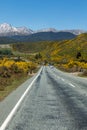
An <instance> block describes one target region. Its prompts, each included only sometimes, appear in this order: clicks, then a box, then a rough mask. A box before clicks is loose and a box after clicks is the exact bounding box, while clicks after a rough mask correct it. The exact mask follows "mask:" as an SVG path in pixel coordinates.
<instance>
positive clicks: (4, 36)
mask: <svg viewBox="0 0 87 130" xmlns="http://www.w3.org/2000/svg"><path fill="white" fill-rule="evenodd" d="M82 33H86V31H84V30H56V29H54V28H47V29H41V30H37V31H34V30H32V29H28V28H27V27H13V26H12V25H11V24H7V23H3V24H0V44H8V43H15V42H38V41H61V40H69V39H73V38H75V37H77V35H79V34H82Z"/></svg>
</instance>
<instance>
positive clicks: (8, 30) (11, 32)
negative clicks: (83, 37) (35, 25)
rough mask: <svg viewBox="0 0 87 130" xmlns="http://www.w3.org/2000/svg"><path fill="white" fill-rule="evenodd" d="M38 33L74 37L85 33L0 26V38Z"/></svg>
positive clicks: (7, 25) (8, 25) (80, 31)
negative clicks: (60, 33)
mask: <svg viewBox="0 0 87 130" xmlns="http://www.w3.org/2000/svg"><path fill="white" fill-rule="evenodd" d="M38 32H70V33H72V34H75V35H79V34H81V33H85V32H87V31H84V30H74V29H73V30H56V29H55V28H44V29H41V30H37V31H33V30H31V29H28V28H26V27H13V26H12V25H11V24H8V23H3V24H0V36H15V35H20V36H21V35H30V34H34V33H38Z"/></svg>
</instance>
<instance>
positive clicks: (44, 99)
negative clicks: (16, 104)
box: [6, 67, 87, 130]
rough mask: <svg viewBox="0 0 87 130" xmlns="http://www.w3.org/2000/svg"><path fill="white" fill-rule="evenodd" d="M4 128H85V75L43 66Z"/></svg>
mask: <svg viewBox="0 0 87 130" xmlns="http://www.w3.org/2000/svg"><path fill="white" fill-rule="evenodd" d="M6 130H87V79H85V78H79V77H74V76H73V75H70V74H68V73H63V72H61V71H59V70H57V69H56V68H53V67H43V69H42V72H41V74H40V76H39V77H38V79H37V80H36V81H35V83H34V84H33V86H32V89H31V90H30V91H29V93H28V94H27V96H26V98H25V100H24V101H23V102H22V104H21V106H20V108H19V109H18V111H17V112H16V113H15V116H14V117H13V119H12V121H11V122H10V123H9V126H8V128H6Z"/></svg>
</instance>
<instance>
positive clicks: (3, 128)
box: [0, 67, 42, 130]
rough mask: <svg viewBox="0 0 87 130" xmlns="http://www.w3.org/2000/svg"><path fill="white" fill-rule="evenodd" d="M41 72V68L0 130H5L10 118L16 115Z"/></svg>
mask: <svg viewBox="0 0 87 130" xmlns="http://www.w3.org/2000/svg"><path fill="white" fill-rule="evenodd" d="M41 71H42V67H41V69H40V71H39V72H38V74H37V76H36V77H35V78H34V79H33V81H32V82H31V84H30V85H29V86H28V88H27V89H26V90H25V92H24V94H23V95H22V96H21V98H20V99H19V101H18V102H17V104H16V105H15V107H14V108H13V109H12V111H11V112H10V114H9V115H8V116H7V118H6V119H5V121H4V122H3V124H2V125H1V127H0V130H5V129H6V127H7V126H8V124H9V122H10V121H11V119H12V117H13V116H14V114H15V113H16V111H17V109H18V107H19V106H20V104H21V103H22V101H23V99H24V98H25V96H26V95H27V93H28V92H29V90H30V88H31V87H32V85H33V83H34V82H35V81H36V79H37V78H38V76H39V75H40V72H41Z"/></svg>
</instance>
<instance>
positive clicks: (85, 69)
mask: <svg viewBox="0 0 87 130" xmlns="http://www.w3.org/2000/svg"><path fill="white" fill-rule="evenodd" d="M12 46H13V49H14V50H17V51H20V50H22V52H25V53H26V52H29V53H33V54H35V53H36V56H35V55H33V59H34V60H35V58H36V61H38V62H39V63H45V64H49V63H50V64H54V65H55V66H56V67H58V68H60V69H62V70H64V71H68V72H82V75H84V76H86V75H87V33H85V34H81V35H79V36H77V37H76V38H75V39H71V40H64V41H43V42H37V43H36V42H34V43H30V42H29V43H28V42H26V43H23V42H22V43H17V44H13V45H12ZM38 53H40V55H41V56H40V57H39V58H37V54H38ZM34 57H35V58H34Z"/></svg>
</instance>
